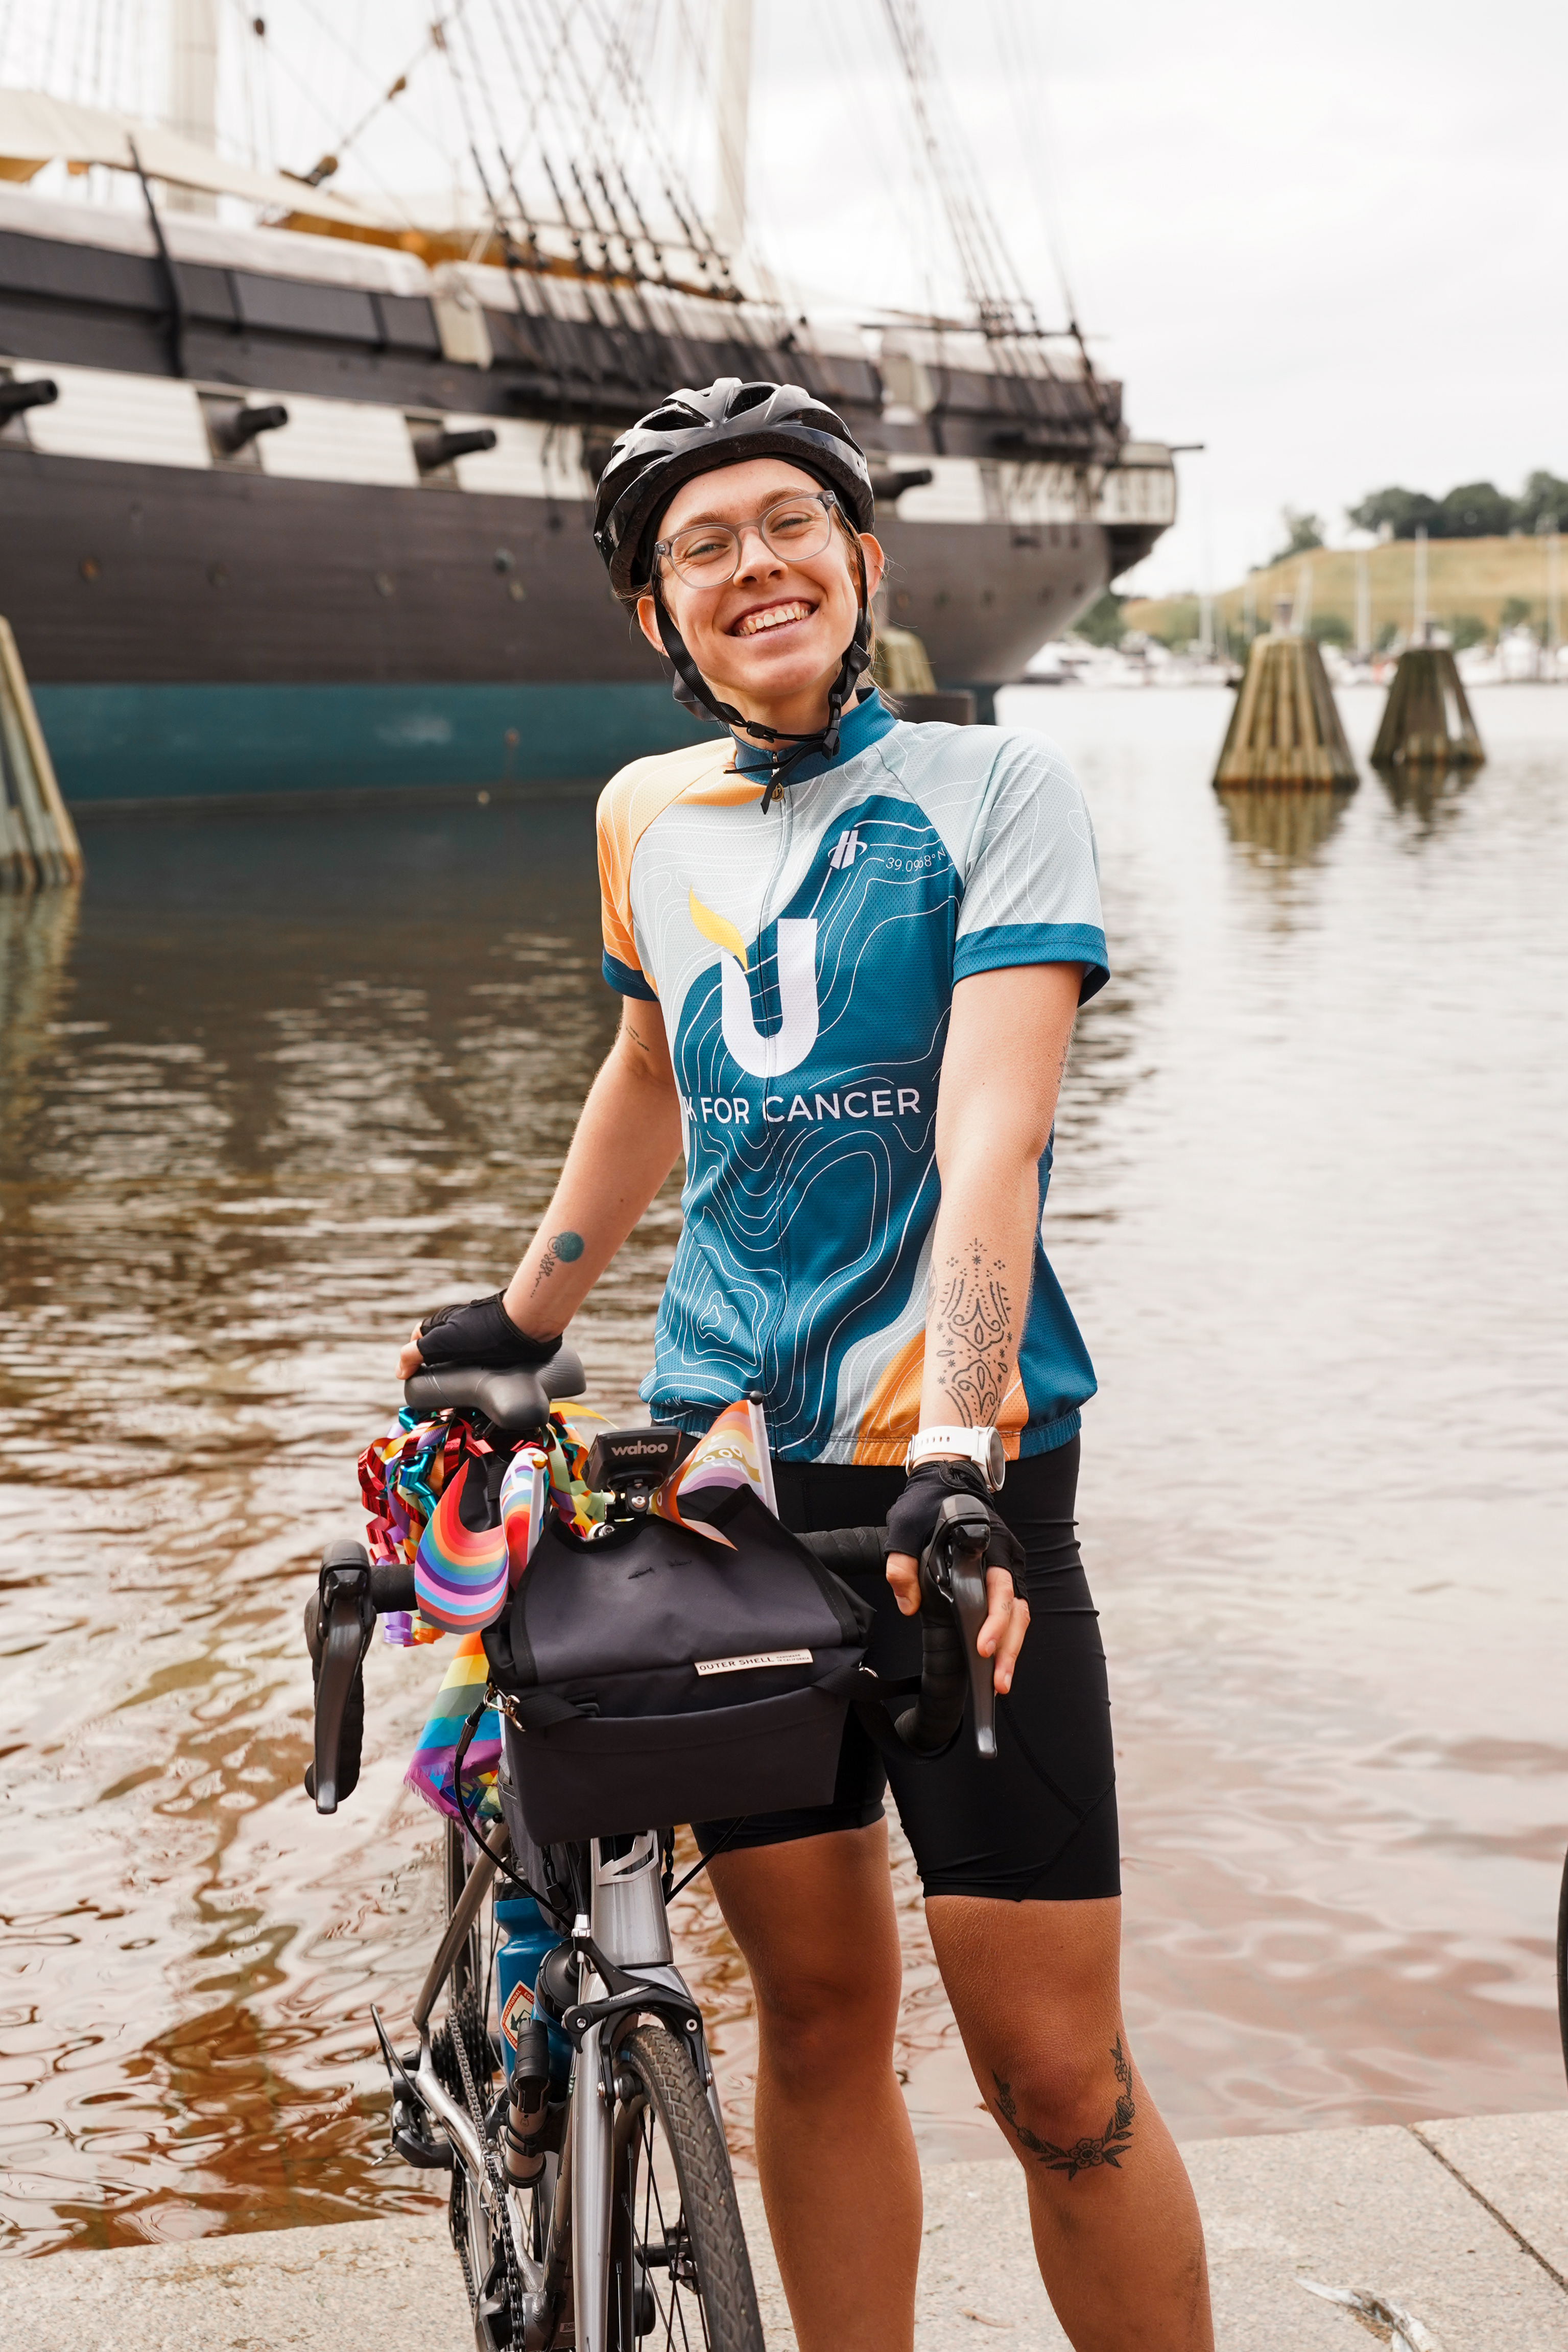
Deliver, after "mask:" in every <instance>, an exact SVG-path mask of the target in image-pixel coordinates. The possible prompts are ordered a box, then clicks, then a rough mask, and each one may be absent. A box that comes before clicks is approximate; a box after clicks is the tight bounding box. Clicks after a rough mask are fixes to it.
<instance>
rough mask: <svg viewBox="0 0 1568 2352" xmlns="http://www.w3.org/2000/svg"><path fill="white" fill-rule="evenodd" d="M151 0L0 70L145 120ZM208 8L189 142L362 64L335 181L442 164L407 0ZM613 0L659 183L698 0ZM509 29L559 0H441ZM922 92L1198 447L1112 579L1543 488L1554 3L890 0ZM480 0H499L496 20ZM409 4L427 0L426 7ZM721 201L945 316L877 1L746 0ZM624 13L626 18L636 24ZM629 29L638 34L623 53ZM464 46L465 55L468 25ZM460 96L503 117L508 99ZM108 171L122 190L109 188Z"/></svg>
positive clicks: (17, 3)
mask: <svg viewBox="0 0 1568 2352" xmlns="http://www.w3.org/2000/svg"><path fill="white" fill-rule="evenodd" d="M167 5H168V0H52V5H48V6H44V5H32V6H28V5H23V0H0V78H3V79H5V80H7V81H11V82H29V81H30V82H33V83H35V84H36V83H37V82H39V81H47V85H48V86H49V87H51V88H53V89H57V90H58V91H59V93H60V94H61V95H71V96H77V97H80V98H83V99H90V98H93V97H97V98H99V99H100V100H104V101H107V102H111V103H121V104H129V105H132V106H133V107H140V108H141V109H142V110H153V109H154V108H155V106H156V104H157V85H158V81H159V79H160V74H161V69H162V64H161V61H162V54H163V41H162V38H161V28H162V25H163V20H164V16H165V12H166V8H167ZM258 5H265V0H258ZM464 5H465V6H466V7H467V8H468V10H469V11H470V12H471V13H470V19H469V21H470V22H472V23H473V24H475V25H476V26H480V25H483V26H491V27H493V29H492V30H491V31H490V32H489V34H487V36H486V38H487V39H488V40H489V43H490V44H491V46H492V47H495V46H499V42H500V36H501V34H502V32H504V31H505V29H506V27H507V26H509V25H510V26H513V27H514V28H515V29H516V35H517V38H518V40H519V42H520V43H521V41H522V39H523V28H524V26H527V25H531V26H532V27H533V31H534V35H535V37H536V38H538V37H542V35H541V27H542V25H543V23H544V20H545V19H546V18H548V17H550V16H554V15H558V13H559V8H560V5H561V0H464ZM609 5H614V6H615V8H616V14H617V16H618V17H619V18H620V20H621V21H622V23H623V24H625V25H626V26H628V28H629V29H630V30H631V32H632V33H633V35H634V37H636V38H637V39H638V40H639V41H640V42H642V43H643V45H644V49H645V53H646V54H648V55H650V56H652V57H653V58H654V60H655V65H656V67H657V69H658V70H657V72H656V77H655V80H656V96H657V98H658V103H659V105H660V107H661V109H662V110H663V111H664V115H665V118H666V119H667V121H668V128H669V131H670V136H671V140H672V142H673V143H674V144H675V145H676V147H677V148H678V149H679V152H681V153H682V154H683V155H684V156H685V158H686V159H687V161H688V163H689V167H690V171H691V174H692V177H693V180H694V181H695V182H696V183H697V184H699V185H700V186H703V187H704V188H705V189H710V187H711V170H712V166H711V140H710V135H709V133H710V114H711V101H710V98H709V95H708V93H707V91H705V90H703V89H701V88H700V87H699V84H700V81H701V79H703V75H704V72H705V67H703V66H695V67H694V65H693V56H694V54H695V52H694V51H693V49H692V47H690V46H689V45H688V42H687V39H686V35H687V33H688V32H689V33H690V34H692V35H694V36H695V38H696V51H697V52H701V51H702V50H704V49H705V48H706V47H707V46H708V43H709V40H710V34H711V28H712V23H713V16H714V7H715V0H663V5H662V8H661V7H660V5H658V0H571V5H570V12H569V13H570V15H571V16H572V18H573V20H574V22H575V23H576V24H578V25H579V26H582V25H584V24H586V23H590V22H592V21H594V20H595V18H598V17H600V16H602V15H603V13H604V11H605V8H606V7H607V6H609ZM925 11H926V16H927V21H928V23H929V24H930V26H931V35H932V41H933V46H934V49H935V52H936V56H937V59H938V62H939V66H940V69H941V83H942V87H941V89H940V91H939V93H938V99H937V111H938V113H939V116H940V115H941V113H942V110H943V109H944V108H946V107H951V108H952V110H953V113H954V114H955V116H956V118H957V120H958V121H959V122H960V123H961V124H962V126H963V132H964V134H965V141H966V144H967V148H968V152H970V154H971V155H973V157H974V158H975V159H976V161H977V163H979V166H980V168H981V172H982V176H983V179H984V187H985V192H986V194H987V196H988V198H989V202H990V205H991V208H992V210H993V212H994V215H996V217H997V219H998V220H999V221H1000V223H1001V224H1002V226H1003V229H1004V232H1005V236H1006V239H1007V242H1008V244H1009V246H1010V247H1011V249H1012V252H1013V256H1014V258H1015V260H1016V264H1017V266H1018V269H1019V273H1020V275H1021V276H1022V277H1023V278H1024V279H1025V280H1026V282H1027V284H1028V285H1029V287H1030V289H1031V290H1032V291H1033V292H1034V293H1035V295H1036V297H1037V300H1038V304H1039V307H1040V309H1041V310H1042V312H1044V313H1045V314H1046V315H1047V317H1059V316H1060V315H1061V302H1060V297H1059V295H1058V290H1057V280H1056V275H1055V272H1054V269H1053V265H1052V259H1051V256H1050V252H1049V250H1048V248H1047V236H1046V230H1045V226H1044V224H1045V222H1046V220H1047V217H1049V218H1051V219H1052V220H1054V223H1055V226H1056V232H1057V236H1056V242H1057V244H1058V248H1059V251H1060V254H1061V257H1062V258H1063V260H1064V261H1065V264H1066V268H1067V272H1068V279H1069V282H1070V284H1071V287H1072V289H1073V292H1074V297H1075V299H1076V302H1077V306H1078V309H1079V315H1080V318H1081V320H1082V321H1083V323H1084V325H1085V327H1086V328H1087V329H1088V330H1089V331H1090V332H1091V334H1092V335H1093V336H1094V338H1095V340H1094V341H1093V344H1092V349H1093V351H1094V353H1095V357H1096V361H1097V363H1098V364H1099V365H1100V367H1101V368H1102V370H1104V371H1105V372H1106V373H1110V374H1113V375H1117V376H1120V377H1121V379H1122V380H1123V382H1124V383H1125V386H1126V408H1127V414H1128V415H1129V417H1130V419H1131V424H1132V425H1133V428H1134V430H1135V431H1136V432H1138V433H1139V434H1142V435H1146V436H1150V437H1152V438H1157V439H1163V440H1170V441H1202V442H1204V443H1205V444H1206V453H1205V455H1203V456H1201V457H1183V458H1182V459H1180V460H1179V464H1180V467H1181V478H1182V510H1181V520H1180V521H1179V523H1178V525H1177V527H1176V529H1175V530H1173V531H1171V532H1170V533H1168V534H1167V536H1166V538H1165V539H1164V540H1163V541H1162V543H1161V545H1160V547H1159V548H1158V549H1157V550H1156V551H1155V553H1154V555H1153V556H1152V558H1151V559H1150V561H1149V562H1148V563H1147V564H1146V565H1145V566H1144V567H1143V568H1142V572H1140V574H1139V575H1138V579H1137V583H1136V584H1137V585H1138V586H1140V587H1143V588H1151V589H1159V588H1169V587H1183V586H1198V587H1201V586H1205V585H1208V586H1220V585H1224V584H1226V583H1229V582H1231V581H1233V580H1235V579H1236V578H1237V577H1238V576H1239V574H1240V572H1242V571H1243V570H1244V569H1245V567H1246V566H1247V564H1248V563H1250V562H1259V561H1262V560H1264V559H1266V558H1267V557H1268V555H1269V554H1270V553H1272V552H1273V551H1274V550H1275V549H1276V547H1277V546H1278V545H1279V541H1280V538H1281V531H1280V524H1279V511H1280V509H1281V508H1282V507H1283V506H1284V505H1286V504H1290V505H1292V506H1299V507H1305V508H1309V509H1315V510H1317V511H1318V512H1319V513H1321V515H1322V517H1323V519H1324V520H1325V521H1326V523H1327V524H1328V525H1329V526H1330V530H1331V535H1333V534H1334V533H1336V532H1342V530H1343V529H1344V520H1343V510H1344V509H1345V507H1346V505H1347V504H1349V503H1352V502H1353V501H1354V500H1355V499H1358V498H1360V497H1361V496H1362V495H1363V493H1364V492H1365V491H1367V490H1369V489H1372V488H1380V487H1382V486H1383V485H1384V484H1385V483H1388V482H1395V481H1397V482H1402V483H1404V484H1405V485H1406V486H1407V487H1410V488H1423V489H1427V490H1430V491H1432V492H1434V493H1436V494H1440V493H1441V492H1442V491H1444V490H1446V489H1447V488H1450V487H1452V486H1453V485H1454V484H1455V483H1457V482H1461V481H1471V480H1476V479H1483V478H1490V479H1492V480H1494V481H1496V482H1498V483H1499V484H1500V486H1501V487H1502V488H1505V489H1510V490H1514V489H1517V488H1519V487H1520V484H1521V480H1522V478H1523V476H1524V475H1525V474H1526V473H1527V472H1528V471H1529V470H1530V469H1531V468H1532V467H1537V466H1544V467H1550V468H1551V469H1552V471H1553V472H1556V473H1559V474H1563V475H1568V403H1565V401H1564V397H1563V394H1564V364H1563V363H1564V359H1565V357H1568V326H1565V322H1564V320H1565V307H1568V306H1565V302H1564V278H1565V275H1568V217H1565V213H1568V196H1565V188H1568V166H1565V163H1564V152H1563V151H1564V137H1563V127H1562V125H1563V112H1564V99H1565V96H1568V14H1565V12H1564V11H1563V8H1561V7H1552V6H1550V5H1546V0H1493V5H1491V6H1489V7H1487V8H1479V7H1477V6H1474V5H1467V6H1460V5H1457V0H1424V5H1419V6H1417V5H1413V0H1404V5H1396V0H1365V5H1359V6H1354V7H1352V6H1350V5H1344V4H1343V0H1328V5H1321V6H1319V7H1317V8H1316V9H1310V10H1302V9H1299V10H1289V11H1286V10H1278V11H1276V10H1269V9H1264V8H1259V7H1258V6H1257V5H1250V6H1245V7H1244V6H1243V5H1240V0H1199V4H1198V5H1196V6H1195V7H1194V6H1188V7H1186V8H1174V7H1172V6H1171V5H1169V0H1120V5H1115V6H1111V5H1108V0H1099V5H1085V4H1084V0H1077V5H1071V6H1068V5H1064V0H925ZM217 12H218V17H219V22H220V25H221V27H222V35H223V40H224V45H225V55H224V72H223V91H224V97H223V104H222V109H221V121H220V143H222V144H224V145H226V147H227V148H228V149H229V151H230V152H234V153H236V154H247V152H250V151H251V150H252V149H253V148H255V147H256V146H257V145H258V144H259V145H260V146H261V147H263V148H268V147H269V148H270V150H271V153H272V159H273V160H276V161H278V162H280V163H286V164H289V165H290V166H291V167H292V168H293V169H295V170H302V169H305V168H308V166H309V164H310V163H311V162H313V161H314V159H315V157H316V155H317V154H318V153H320V152H321V150H322V149H323V147H326V146H328V145H331V144H332V143H333V142H336V141H337V140H339V139H341V137H342V134H343V132H344V131H346V130H347V129H348V127H349V126H350V125H351V124H352V123H353V122H355V121H358V120H359V118H360V116H361V115H362V113H363V110H364V109H365V106H366V104H367V102H368V101H373V100H374V98H375V96H376V94H377V92H378V91H380V90H384V89H385V87H386V85H387V83H388V82H389V81H390V79H392V76H393V75H394V74H395V72H397V71H398V70H400V69H401V68H405V67H407V66H410V64H411V61H413V60H415V59H418V60H419V61H418V63H417V64H416V66H415V67H414V69H413V70H412V71H411V74H410V88H409V90H408V92H407V93H406V95H405V97H403V98H402V99H400V100H398V101H397V103H396V104H395V106H392V107H390V108H387V109H386V110H384V112H383V113H382V114H381V115H380V116H379V117H378V118H377V120H376V121H375V122H374V124H373V126H372V127H371V129H370V130H369V131H367V132H366V133H365V134H364V136H363V139H362V140H361V141H360V142H359V143H358V144H357V145H356V146H355V147H354V148H353V151H352V152H350V151H347V150H345V153H344V163H343V168H342V174H341V176H340V179H339V180H338V182H337V183H336V184H338V185H340V186H342V187H344V188H347V189H354V188H359V189H361V190H363V192H364V193H366V194H375V193H376V192H377V190H378V189H385V188H387V187H388V186H393V185H395V186H397V187H399V188H401V189H409V188H413V189H426V190H428V189H431V188H432V187H438V186H440V185H441V184H443V183H449V180H450V177H451V174H452V173H454V172H456V173H459V174H462V175H465V176H467V175H468V166H467V163H466V161H465V159H464V155H463V148H464V144H465V142H464V139H463V136H462V133H461V125H460V120H459V116H458V110H457V107H456V104H455V102H454V99H453V94H452V91H451V89H450V88H449V86H448V82H449V77H448V75H447V68H446V66H445V64H444V63H443V62H442V61H441V60H439V59H438V58H435V57H434V56H433V54H432V53H431V51H430V49H429V47H428V27H429V24H430V22H431V18H432V16H433V15H434V14H435V13H436V9H435V5H434V0H374V5H373V0H272V5H265V13H266V18H267V26H268V31H267V37H266V42H265V44H264V45H262V47H264V48H265V51H266V53H267V54H268V56H269V58H270V59H271V63H270V65H269V67H268V68H267V86H266V87H265V88H263V87H262V86H261V78H260V68H259V67H258V57H259V56H260V55H261V53H262V48H261V47H258V44H257V43H256V42H255V40H254V37H252V36H251V35H250V34H249V33H248V31H247V29H246V27H247V26H248V24H249V21H250V16H251V10H250V6H249V5H248V0H247V5H246V6H245V7H244V8H241V7H240V6H239V5H238V0H217ZM502 12H506V13H502ZM446 13H447V15H448V16H450V14H451V0H447V10H446ZM755 22H756V45H755V60H754V73H753V98H752V141H751V155H752V169H751V199H752V217H753V220H754V222H755V224H756V228H757V235H758V240H759V247H760V250H761V251H762V253H763V256H764V257H766V258H767V259H769V260H771V261H772V263H773V266H774V267H775V268H778V269H780V270H781V271H784V272H785V273H787V275H788V276H789V278H791V279H793V280H795V281H797V282H798V283H799V284H801V285H802V286H804V287H805V288H807V289H811V290H812V291H813V292H814V294H816V296H818V297H821V298H825V299H828V300H829V301H831V302H832V303H834V304H835V305H842V306H844V307H845V308H847V309H848V310H850V311H852V312H853V311H857V310H858V311H860V312H861V313H862V314H863V313H864V311H865V310H868V309H870V308H872V307H874V306H876V305H879V304H884V305H885V304H897V303H905V304H908V305H910V306H911V307H921V308H923V307H925V306H926V305H928V304H930V303H936V304H939V305H960V304H961V303H962V300H963V280H962V278H961V275H960V273H959V271H958V269H957V268H956V265H955V262H954V258H953V254H952V245H951V240H950V238H949V236H948V235H947V231H946V228H945V226H944V222H943V215H942V206H941V204H940V201H939V198H938V194H937V191H936V190H935V188H934V186H933V184H932V183H931V177H930V174H929V173H927V172H926V171H924V169H923V167H922V166H921V163H920V161H919V155H918V149H917V146H916V142H915V141H914V139H913V137H912V122H911V114H910V104H909V99H908V92H907V88H906V85H905V83H904V80H903V78H902V75H901V72H900V68H899V66H898V64H897V62H896V58H895V55H894V51H893V48H892V46H891V43H890V40H889V33H888V28H887V21H886V16H885V13H884V5H883V0H755ZM660 27H661V28H662V29H654V30H652V31H651V32H650V28H660ZM650 38H651V42H652V46H651V48H649V47H647V44H648V42H649V40H650ZM481 46H483V44H481ZM504 80H505V77H504V76H503V75H501V74H500V72H499V70H498V72H497V75H496V89H497V90H498V91H499V92H500V114H501V115H502V116H503V117H504V116H507V114H508V110H509V108H510V113H511V114H512V115H518V114H520V112H521V109H520V106H519V102H518V101H517V100H516V99H515V98H514V97H512V96H510V94H509V91H508V90H507V89H503V87H502V86H503V83H504ZM132 194H133V192H132Z"/></svg>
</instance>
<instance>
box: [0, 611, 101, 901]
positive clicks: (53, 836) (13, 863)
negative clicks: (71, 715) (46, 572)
mask: <svg viewBox="0 0 1568 2352" xmlns="http://www.w3.org/2000/svg"><path fill="white" fill-rule="evenodd" d="M84 871H85V866H84V863H83V859H82V854H81V845H80V843H79V841H78V839H77V835H76V827H75V825H74V824H72V823H71V819H70V811H69V810H68V808H67V806H66V804H65V801H64V799H63V798H62V796H61V793H60V788H59V784H58V782H57V780H56V777H55V769H54V762H53V761H52V760H51V759H50V758H49V747H48V745H47V743H46V742H45V740H44V730H43V729H42V728H41V727H40V726H39V724H38V714H37V711H36V710H35V709H34V708H33V698H32V695H31V694H30V693H29V692H28V690H27V679H26V672H25V671H24V670H23V667H22V657H21V656H20V655H19V654H18V652H17V651H16V638H15V637H14V636H13V635H12V634H11V625H10V623H9V621H6V620H5V619H3V618H0V889H13V890H15V889H23V890H33V889H37V888H39V887H44V886H47V885H48V884H50V883H58V882H79V881H80V879H81V877H82V875H83V872H84Z"/></svg>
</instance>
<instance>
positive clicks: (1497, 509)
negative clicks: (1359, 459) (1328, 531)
mask: <svg viewBox="0 0 1568 2352" xmlns="http://www.w3.org/2000/svg"><path fill="white" fill-rule="evenodd" d="M1345 514H1346V519H1347V520H1348V521H1350V522H1351V523H1352V524H1353V525H1354V527H1355V528H1356V530H1373V531H1377V532H1379V533H1381V532H1382V531H1384V530H1388V531H1389V532H1390V533H1391V534H1392V536H1393V537H1394V538H1395V539H1414V538H1415V534H1416V532H1417V531H1418V530H1424V531H1425V532H1426V536H1427V538H1428V539H1506V538H1507V537H1508V535H1509V533H1510V531H1516V530H1522V531H1537V530H1554V529H1555V530H1568V482H1565V481H1563V480H1562V479H1561V478H1560V477H1559V476H1558V475H1556V474H1549V473H1545V472H1543V471H1542V472H1536V473H1533V474H1531V476H1530V478H1529V479H1528V480H1527V481H1526V483H1525V485H1524V488H1523V490H1522V492H1521V495H1520V496H1519V497H1518V498H1517V499H1510V497H1509V495H1508V493H1507V491H1506V490H1500V489H1499V488H1498V487H1497V484H1496V483H1495V482H1461V483H1460V484H1459V485H1458V488H1456V489H1452V490H1449V491H1448V492H1447V494H1446V495H1445V496H1444V497H1442V498H1440V499H1435V498H1432V497H1430V496H1429V495H1428V494H1427V492H1426V491H1425V490H1406V489H1402V488H1400V487H1399V486H1398V484H1396V483H1391V484H1390V485H1389V487H1388V488H1387V489H1384V490H1373V491H1372V492H1371V493H1370V494H1369V495H1368V496H1367V497H1366V498H1364V499H1363V500H1362V502H1361V504H1360V505H1359V506H1354V507H1347V508H1346V509H1345ZM1284 523H1285V532H1286V540H1285V545H1284V546H1283V547H1282V548H1280V550H1279V553H1278V554H1277V555H1273V556H1271V557H1270V558H1269V561H1270V562H1273V563H1280V562H1283V561H1284V560H1285V558H1286V557H1287V556H1289V555H1305V554H1307V553H1308V552H1309V551H1310V550H1311V549H1312V548H1314V547H1321V546H1322V544H1323V524H1322V520H1321V517H1320V516H1318V515H1315V514H1306V513H1304V512H1302V511H1300V509H1297V508H1295V507H1287V508H1286V509H1285V512H1284Z"/></svg>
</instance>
